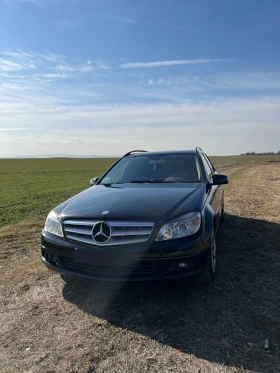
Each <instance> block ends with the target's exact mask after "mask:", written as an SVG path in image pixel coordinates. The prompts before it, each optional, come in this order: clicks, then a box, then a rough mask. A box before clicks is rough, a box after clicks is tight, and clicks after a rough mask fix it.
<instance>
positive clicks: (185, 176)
mask: <svg viewBox="0 0 280 373" xmlns="http://www.w3.org/2000/svg"><path fill="white" fill-rule="evenodd" d="M200 181H201V175H200V168H199V164H198V161H197V158H196V156H195V155H189V154H179V155H177V154H168V155H166V154H165V155H156V156H155V155H141V156H139V155H137V156H131V157H124V158H122V159H121V160H120V161H119V162H118V163H117V164H116V165H115V166H114V167H113V168H112V169H111V170H110V171H109V172H108V174H107V175H106V176H105V177H104V178H103V180H102V181H101V183H100V184H103V185H110V184H127V183H139V184H140V183H142V184H144V183H198V182H200Z"/></svg>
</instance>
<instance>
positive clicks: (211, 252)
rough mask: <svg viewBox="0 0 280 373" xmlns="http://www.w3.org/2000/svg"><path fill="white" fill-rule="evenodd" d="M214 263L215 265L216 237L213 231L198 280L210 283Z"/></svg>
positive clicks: (213, 271) (214, 271) (214, 266)
mask: <svg viewBox="0 0 280 373" xmlns="http://www.w3.org/2000/svg"><path fill="white" fill-rule="evenodd" d="M216 265H217V246H216V237H215V234H214V232H213V234H212V240H211V245H210V247H209V249H208V250H207V258H206V263H205V266H204V268H203V270H202V272H201V275H200V277H199V282H201V283H206V284H211V283H212V282H213V281H214V280H215V275H216Z"/></svg>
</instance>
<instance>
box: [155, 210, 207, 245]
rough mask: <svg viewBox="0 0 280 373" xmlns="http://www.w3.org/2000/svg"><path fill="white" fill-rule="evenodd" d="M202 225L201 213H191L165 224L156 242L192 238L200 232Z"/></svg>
mask: <svg viewBox="0 0 280 373" xmlns="http://www.w3.org/2000/svg"><path fill="white" fill-rule="evenodd" d="M200 225H201V214H200V212H191V213H189V214H186V215H182V216H179V217H178V218H176V219H174V220H171V221H170V222H168V223H167V224H164V225H163V226H162V227H161V228H160V231H159V232H158V235H157V238H156V241H165V240H174V239H176V238H182V237H186V236H191V235H192V234H195V233H196V232H198V230H199V228H200Z"/></svg>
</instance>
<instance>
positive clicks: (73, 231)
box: [65, 228, 92, 236]
mask: <svg viewBox="0 0 280 373" xmlns="http://www.w3.org/2000/svg"><path fill="white" fill-rule="evenodd" d="M65 231H66V232H71V233H79V234H86V235H89V236H91V234H92V232H91V229H80V228H65Z"/></svg>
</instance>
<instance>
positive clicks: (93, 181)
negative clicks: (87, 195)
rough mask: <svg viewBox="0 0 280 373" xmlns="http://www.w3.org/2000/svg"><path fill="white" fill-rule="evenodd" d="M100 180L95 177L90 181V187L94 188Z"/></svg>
mask: <svg viewBox="0 0 280 373" xmlns="http://www.w3.org/2000/svg"><path fill="white" fill-rule="evenodd" d="M98 180H99V177H94V178H93V179H90V181H89V185H90V186H93V185H95V184H96V183H97V181H98Z"/></svg>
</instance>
